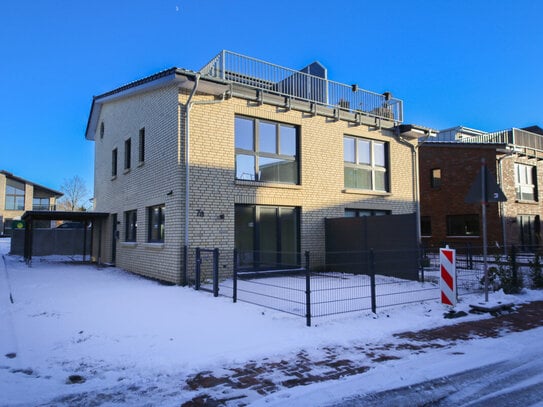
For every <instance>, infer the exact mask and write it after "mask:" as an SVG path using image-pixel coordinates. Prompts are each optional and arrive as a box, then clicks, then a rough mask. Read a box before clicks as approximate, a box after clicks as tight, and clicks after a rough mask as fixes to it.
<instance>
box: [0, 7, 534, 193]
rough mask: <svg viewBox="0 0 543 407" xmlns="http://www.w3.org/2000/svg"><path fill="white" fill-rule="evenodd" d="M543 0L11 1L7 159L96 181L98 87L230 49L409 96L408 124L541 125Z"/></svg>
mask: <svg viewBox="0 0 543 407" xmlns="http://www.w3.org/2000/svg"><path fill="white" fill-rule="evenodd" d="M542 15H543V1H537V0H507V1H506V0H486V1H484V0H456V1H452V0H451V1H444V0H428V1H417V0H415V1H407V0H405V1H399V0H387V1H374V0H373V1H367V0H336V1H317V0H313V1H308V0H290V1H286V0H274V1H273V2H271V1H257V0H252V1H246V0H207V1H201V0H132V1H128V0H126V1H125V0H92V1H82V0H64V1H60V0H4V1H3V2H2V4H1V6H0V51H1V55H0V94H1V98H0V104H1V105H0V106H1V109H0V124H1V130H0V137H1V143H0V146H1V147H0V149H1V154H0V169H5V170H7V171H11V172H13V173H14V174H16V175H18V176H21V177H24V178H27V179H30V180H32V181H34V182H36V183H39V184H43V185H45V186H48V187H50V188H54V189H58V188H60V186H61V184H62V182H63V180H64V179H68V178H71V177H72V176H74V175H79V176H80V177H82V178H83V179H84V180H85V181H86V183H87V186H88V188H89V189H90V190H92V185H93V159H94V158H93V149H94V145H93V142H90V141H87V140H85V138H84V132H85V127H86V124H87V119H88V115H89V111H90V105H91V101H92V96H93V95H99V94H101V93H104V92H107V91H109V90H112V89H114V88H116V87H118V86H121V85H123V84H125V83H127V82H130V81H133V80H135V79H139V78H142V77H145V76H147V75H150V74H152V73H155V72H157V71H159V70H162V69H165V68H169V67H172V66H177V67H181V68H187V69H192V70H199V69H200V68H201V67H203V66H204V65H205V64H206V63H207V62H208V61H209V60H210V59H212V58H213V57H214V56H215V55H216V54H217V53H218V52H219V51H220V50H221V49H228V50H231V51H234V52H239V53H241V54H244V55H248V56H252V57H256V58H259V59H263V60H266V61H269V62H272V63H275V64H278V65H283V66H286V67H289V68H302V67H304V66H305V65H307V64H308V63H311V62H313V61H315V60H317V61H319V62H321V63H322V64H323V65H325V66H326V67H327V68H328V76H329V78H330V79H331V80H334V81H338V82H343V83H347V84H352V83H357V84H358V85H359V86H360V87H361V88H364V89H368V90H371V91H375V92H379V93H382V92H384V91H390V92H392V94H393V95H394V96H395V97H397V98H400V99H402V100H403V101H404V118H405V122H406V123H416V124H420V125H425V126H429V127H433V128H436V129H444V128H448V127H452V126H456V125H464V126H468V127H473V128H477V129H481V130H487V131H494V130H501V129H505V128H510V127H525V126H529V125H533V124H538V125H540V126H542V127H543V102H542V99H541V98H542V95H543V77H542V72H543V69H542V66H543V24H542V23H541V16H542Z"/></svg>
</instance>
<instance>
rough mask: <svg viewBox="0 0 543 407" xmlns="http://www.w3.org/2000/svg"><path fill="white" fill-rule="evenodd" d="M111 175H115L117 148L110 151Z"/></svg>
mask: <svg viewBox="0 0 543 407" xmlns="http://www.w3.org/2000/svg"><path fill="white" fill-rule="evenodd" d="M111 176H112V177H116V176H117V149H116V148H114V149H113V150H112V151H111Z"/></svg>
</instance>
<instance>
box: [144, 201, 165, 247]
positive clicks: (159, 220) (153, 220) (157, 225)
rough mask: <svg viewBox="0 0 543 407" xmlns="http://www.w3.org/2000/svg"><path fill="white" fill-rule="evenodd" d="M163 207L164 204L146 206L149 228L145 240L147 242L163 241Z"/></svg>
mask: <svg viewBox="0 0 543 407" xmlns="http://www.w3.org/2000/svg"><path fill="white" fill-rule="evenodd" d="M165 209H166V207H165V205H156V206H151V207H149V208H148V220H149V229H148V237H147V240H148V241H149V242H154V243H162V242H164V220H165V217H164V212H165Z"/></svg>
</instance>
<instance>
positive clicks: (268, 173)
mask: <svg viewBox="0 0 543 407" xmlns="http://www.w3.org/2000/svg"><path fill="white" fill-rule="evenodd" d="M235 144H236V179H243V180H250V181H264V182H282V183H287V184H298V183H299V171H298V128H297V127H295V126H291V125H288V124H283V123H276V122H271V121H266V120H260V119H250V118H246V117H236V122H235Z"/></svg>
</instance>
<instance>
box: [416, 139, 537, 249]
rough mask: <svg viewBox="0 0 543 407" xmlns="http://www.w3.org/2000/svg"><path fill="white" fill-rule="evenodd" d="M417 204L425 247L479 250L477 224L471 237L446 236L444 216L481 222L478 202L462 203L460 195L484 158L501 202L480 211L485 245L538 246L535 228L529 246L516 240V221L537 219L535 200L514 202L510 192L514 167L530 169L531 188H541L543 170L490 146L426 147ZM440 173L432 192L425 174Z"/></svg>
mask: <svg viewBox="0 0 543 407" xmlns="http://www.w3.org/2000/svg"><path fill="white" fill-rule="evenodd" d="M419 150H420V153H419V173H420V205H421V217H422V218H423V219H424V217H427V218H430V219H431V221H430V223H431V235H426V236H425V235H424V234H423V236H422V242H423V244H424V245H426V246H430V247H439V246H442V245H443V244H444V243H448V244H452V245H456V246H458V247H464V246H465V245H467V244H470V245H471V246H473V247H482V243H483V242H482V224H481V223H480V225H479V227H480V230H479V233H478V234H477V235H472V236H449V235H448V234H447V220H446V219H447V216H448V215H468V214H477V215H478V216H479V220H480V221H481V220H482V209H481V205H480V204H478V203H465V198H466V195H467V194H468V191H469V189H470V187H471V185H472V183H473V182H474V181H475V178H476V177H477V175H478V173H479V171H480V169H481V159H482V158H485V160H486V164H487V168H488V170H489V171H490V172H491V173H492V174H493V176H494V177H495V178H496V180H497V182H498V183H499V184H500V187H501V189H502V191H503V192H504V194H505V196H506V198H507V201H506V202H503V203H489V204H488V205H487V207H486V214H487V237H488V245H489V246H496V245H499V246H500V247H503V246H504V245H506V246H508V245H511V244H514V245H517V246H523V245H524V246H531V245H533V244H536V245H538V244H539V241H540V239H539V237H538V236H536V234H537V231H538V230H537V229H538V226H533V229H534V230H532V232H533V236H532V238H533V240H532V242H531V243H530V244H528V242H526V241H523V238H522V237H521V236H520V233H519V231H520V227H519V221H520V220H519V216H520V215H529V216H533V217H535V216H539V215H540V214H541V210H542V209H543V208H542V206H541V200H540V199H536V200H535V201H530V202H526V201H519V200H517V198H516V191H515V186H516V182H515V170H514V167H515V163H520V164H526V165H531V166H535V167H536V173H537V184H538V185H543V184H542V183H543V168H542V167H541V163H540V162H539V161H537V160H535V159H530V158H528V157H523V156H519V155H516V154H509V153H505V152H504V150H503V146H498V145H493V144H487V145H485V144H462V143H426V144H422V145H421V146H420V148H419ZM433 169H441V176H442V180H441V186H440V187H437V188H435V187H432V185H431V173H432V170H433Z"/></svg>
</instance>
